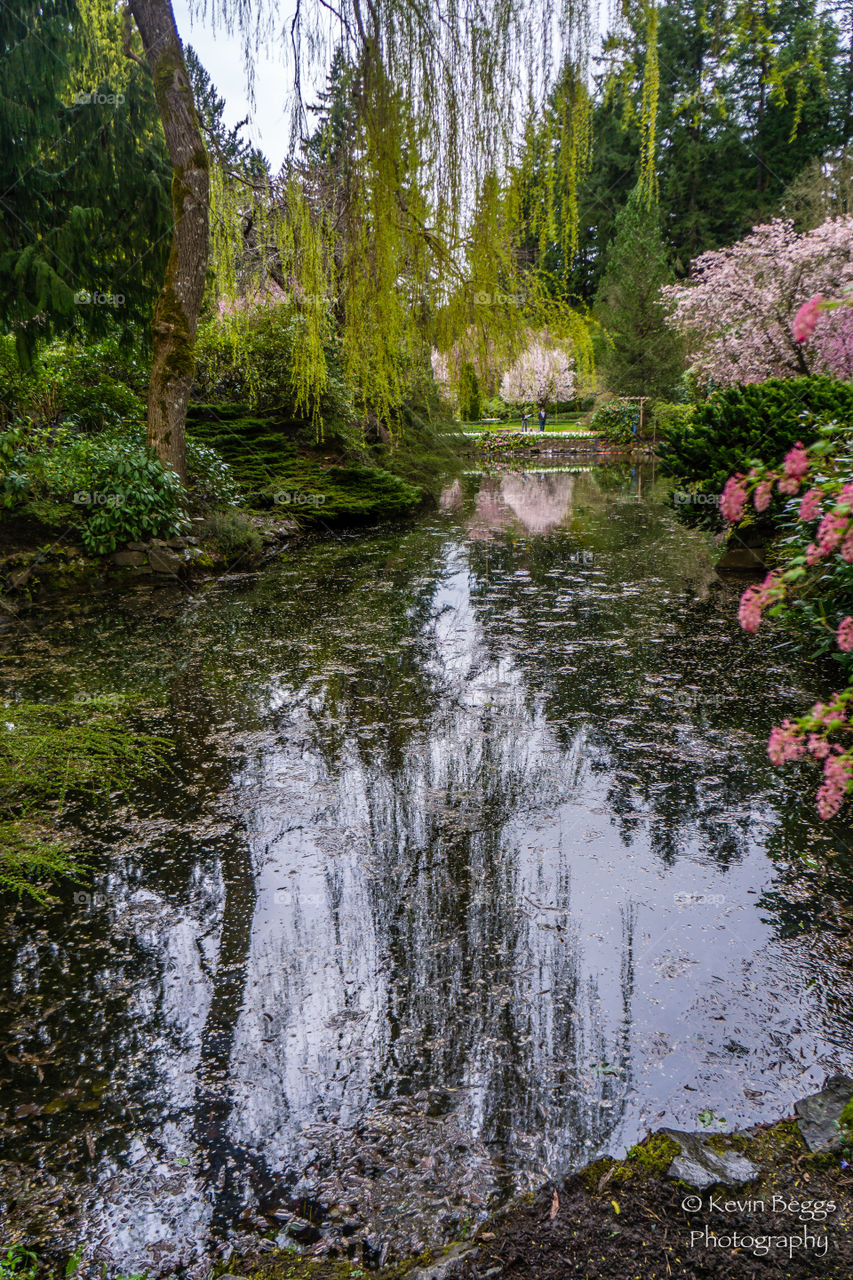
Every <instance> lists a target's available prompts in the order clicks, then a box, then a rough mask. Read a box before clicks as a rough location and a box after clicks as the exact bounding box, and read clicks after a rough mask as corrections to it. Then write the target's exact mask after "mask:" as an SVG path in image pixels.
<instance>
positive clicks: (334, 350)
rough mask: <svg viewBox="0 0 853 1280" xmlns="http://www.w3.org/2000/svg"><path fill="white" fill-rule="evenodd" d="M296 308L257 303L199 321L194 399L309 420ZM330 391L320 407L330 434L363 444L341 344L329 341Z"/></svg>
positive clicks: (327, 368) (327, 377) (327, 371)
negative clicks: (297, 377)
mask: <svg viewBox="0 0 853 1280" xmlns="http://www.w3.org/2000/svg"><path fill="white" fill-rule="evenodd" d="M299 323H300V321H299V315H298V312H297V311H295V310H294V308H292V307H290V306H288V305H286V304H281V305H279V306H271V307H258V308H256V309H255V310H254V311H253V312H252V313H251V315H250V317H249V318H248V320H247V318H246V317H245V316H242V315H241V316H225V317H223V318H222V319H218V318H217V319H214V320H207V321H205V322H204V323H203V324H201V325H199V330H198V338H197V340H196V349H195V354H196V374H195V397H194V398H195V399H196V400H198V401H204V402H206V403H207V404H209V405H215V404H224V405H234V404H246V405H248V406H249V407H250V409H251V410H253V411H256V410H259V411H261V412H262V413H264V414H266V413H270V412H272V413H275V414H276V415H278V416H280V417H286V418H290V419H293V420H294V421H295V422H299V421H301V422H305V421H307V420H309V419H310V417H311V414H310V411H308V410H306V409H304V408H303V409H300V410H299V411H297V407H296V399H297V396H296V387H295V385H294V381H293V372H292V371H293V360H294V348H295V345H296V342H297V339H298V333H299V328H298V327H299ZM324 355H325V358H326V390H325V391H324V393H323V395H322V396H321V397H320V403H319V404H318V405H317V406H316V407H317V409H318V410H319V413H320V416H321V418H322V420H323V424H324V428H325V429H326V433H327V434H329V433H334V434H335V435H338V436H340V437H341V439H343V440H344V441H345V442H347V443H349V444H352V445H356V446H357V445H360V444H361V427H360V425H359V423H358V421H357V418H356V413H355V409H354V406H353V403H352V398H351V396H350V391H349V387H348V386H347V383H346V379H345V378H344V374H343V369H342V361H341V358H340V352H339V350H338V344H337V343H336V342H335V341H334V340H333V338H332V337H331V335H330V336H329V338H328V340H327V341H326V343H325V344H324Z"/></svg>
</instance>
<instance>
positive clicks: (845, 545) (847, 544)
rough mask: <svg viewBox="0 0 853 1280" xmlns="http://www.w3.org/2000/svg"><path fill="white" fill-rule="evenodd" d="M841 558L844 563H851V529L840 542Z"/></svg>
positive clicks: (852, 549) (852, 547)
mask: <svg viewBox="0 0 853 1280" xmlns="http://www.w3.org/2000/svg"><path fill="white" fill-rule="evenodd" d="M841 559H842V560H843V561H844V562H845V564H853V529H851V530H850V532H849V533H848V535H847V537H846V538H845V539H844V541H843V542H842V544H841Z"/></svg>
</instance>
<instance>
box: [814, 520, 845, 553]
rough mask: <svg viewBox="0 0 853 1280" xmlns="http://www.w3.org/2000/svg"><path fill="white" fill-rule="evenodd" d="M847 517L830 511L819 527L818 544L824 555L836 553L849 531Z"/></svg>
mask: <svg viewBox="0 0 853 1280" xmlns="http://www.w3.org/2000/svg"><path fill="white" fill-rule="evenodd" d="M847 524H848V520H847V516H845V515H840V514H839V513H838V512H837V511H828V512H827V513H826V515H825V516H824V517H823V519H822V520H821V522H820V524H819V525H818V527H817V544H818V546H819V547H820V550H821V554H822V555H828V554H829V552H830V551H834V550H835V548H836V547H837V546H838V544H839V542H840V541H841V539H842V538H843V536H844V534H845V533H846V531H847Z"/></svg>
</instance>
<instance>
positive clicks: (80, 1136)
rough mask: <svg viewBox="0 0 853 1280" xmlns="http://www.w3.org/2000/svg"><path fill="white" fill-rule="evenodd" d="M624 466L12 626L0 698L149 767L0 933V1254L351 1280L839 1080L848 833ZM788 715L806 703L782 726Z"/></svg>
mask: <svg viewBox="0 0 853 1280" xmlns="http://www.w3.org/2000/svg"><path fill="white" fill-rule="evenodd" d="M718 551H719V548H718V547H716V546H715V545H714V543H713V541H712V540H711V538H710V537H709V536H708V535H707V534H704V533H702V532H697V531H691V530H689V529H686V528H685V527H684V526H683V525H680V524H679V523H678V522H677V520H676V518H675V516H674V514H673V513H672V511H670V510H669V509H668V508H667V506H666V505H665V504H664V503H663V501H662V500H661V492H660V488H659V486H658V484H657V483H656V481H655V478H654V476H653V475H652V473H651V472H650V470H649V469H648V468H647V467H646V468H642V469H634V471H631V470H630V469H627V468H623V469H619V468H605V469H592V468H588V469H577V470H574V471H573V470H553V471H530V472H524V471H509V472H503V473H497V474H489V475H466V476H462V477H460V478H459V479H457V480H455V481H453V482H452V483H449V484H448V486H447V488H446V490H445V492H444V494H443V496H442V501H441V506H440V509H439V510H438V511H437V512H435V513H434V514H431V515H429V516H426V517H424V518H422V519H421V520H419V521H418V522H414V523H410V524H406V525H401V526H396V527H394V528H386V529H383V530H380V531H373V532H368V533H363V534H347V535H334V534H331V533H330V534H329V536H328V537H325V538H323V539H318V540H317V541H315V542H313V543H309V544H306V545H303V546H301V547H298V548H294V549H293V550H292V551H289V552H287V553H285V554H284V555H283V556H282V557H281V558H280V559H279V560H278V561H276V562H275V563H274V564H272V565H271V566H270V567H267V568H265V569H263V570H262V571H260V572H258V573H248V574H240V573H235V574H232V575H230V576H228V577H223V578H220V579H218V580H215V581H210V582H206V583H203V584H200V585H196V586H194V587H193V588H191V589H187V590H184V589H178V588H173V587H161V588H159V589H153V588H151V587H150V586H137V587H133V588H127V589H125V590H123V591H122V592H121V593H117V592H116V593H107V592H104V593H101V594H98V593H92V594H88V595H87V596H86V597H85V598H82V599H81V598H79V596H78V597H71V598H68V597H66V598H63V599H57V598H52V599H50V598H44V599H40V600H37V601H35V602H34V603H33V604H32V606H31V607H30V608H29V609H28V610H27V611H26V613H25V614H24V615H23V616H22V618H21V621H20V622H19V623H17V624H14V625H12V626H11V627H9V628H8V629H7V630H6V631H5V632H4V633H3V635H2V642H0V685H1V686H2V691H3V696H4V698H5V699H6V700H7V701H14V700H16V699H22V698H25V699H29V700H50V699H61V700H65V699H69V698H76V699H78V700H85V699H87V698H104V697H109V698H113V699H115V700H116V701H117V702H118V703H119V704H120V703H121V700H122V699H123V698H125V697H131V696H136V695H142V697H143V701H144V703H145V706H146V708H147V710H146V711H145V712H144V714H143V719H144V720H145V722H146V723H148V724H149V725H150V724H154V725H156V726H157V727H158V728H160V729H161V730H162V731H163V732H166V733H168V734H169V735H171V736H172V737H174V738H175V740H176V741H177V744H178V747H177V752H176V755H175V758H174V761H173V763H172V767H171V770H170V772H169V773H168V774H167V776H166V777H165V778H160V779H159V780H158V782H157V785H156V786H155V785H153V784H150V783H142V782H140V783H139V784H137V785H136V786H135V788H134V790H133V791H132V793H131V794H130V795H129V796H122V797H119V798H118V799H117V801H116V804H115V805H114V807H113V808H112V810H111V811H109V812H100V811H99V812H93V813H90V814H87V815H85V816H84V822H85V824H86V832H87V840H88V847H89V848H90V849H91V851H92V853H93V857H94V865H95V872H94V875H93V877H92V879H91V881H87V882H86V883H85V884H83V885H72V886H69V887H67V888H63V889H62V891H61V901H60V902H59V903H58V904H57V905H56V906H54V907H51V908H49V909H46V910H45V909H43V908H40V907H36V906H34V905H32V904H27V903H24V904H22V905H19V904H17V902H16V901H13V900H8V899H7V900H6V902H5V904H4V906H3V910H2V913H0V964H2V967H3V971H4V976H5V977H6V979H7V982H6V985H5V994H4V996H3V997H0V1047H2V1057H0V1087H2V1098H3V1108H4V1110H2V1111H0V1117H2V1119H3V1123H2V1129H0V1187H1V1188H2V1189H0V1208H2V1209H3V1213H4V1225H3V1227H2V1232H3V1233H4V1235H5V1237H6V1239H7V1240H9V1239H13V1238H17V1237H18V1235H19V1233H22V1232H24V1233H26V1236H27V1238H28V1239H30V1240H32V1241H34V1242H41V1243H42V1244H49V1246H50V1247H51V1248H53V1249H55V1250H59V1251H61V1250H62V1249H63V1248H65V1249H68V1250H70V1249H71V1248H72V1247H73V1246H74V1245H75V1244H79V1245H81V1246H82V1248H83V1251H84V1258H85V1259H86V1260H87V1261H89V1260H92V1259H99V1260H102V1261H104V1262H106V1263H107V1265H108V1266H109V1267H110V1268H111V1269H113V1270H116V1271H120V1272H121V1273H123V1274H129V1273H131V1272H141V1271H143V1270H145V1269H146V1268H148V1269H150V1270H151V1272H152V1273H153V1274H163V1275H166V1274H169V1273H170V1272H173V1271H176V1270H178V1271H179V1270H181V1269H183V1268H188V1269H190V1270H191V1271H195V1272H197V1273H199V1274H201V1273H202V1272H203V1271H204V1268H205V1267H206V1266H207V1265H208V1262H209V1260H210V1258H211V1256H212V1254H213V1252H214V1251H215V1250H216V1249H217V1248H221V1246H222V1244H223V1242H225V1241H226V1240H228V1239H232V1240H236V1241H237V1242H238V1244H239V1242H240V1241H241V1239H246V1238H248V1237H249V1236H257V1234H258V1232H261V1233H264V1234H267V1235H269V1236H270V1237H272V1236H275V1235H276V1234H277V1235H278V1239H279V1241H280V1242H284V1241H285V1240H295V1241H296V1242H297V1243H298V1246H299V1247H300V1248H303V1249H306V1250H312V1249H313V1250H316V1251H319V1252H322V1251H324V1250H327V1249H330V1248H331V1249H336V1250H339V1251H341V1252H343V1253H346V1252H349V1253H351V1254H356V1255H357V1256H359V1257H364V1258H365V1260H366V1261H367V1262H368V1263H371V1262H373V1263H376V1262H378V1261H379V1260H380V1259H382V1258H385V1257H392V1256H395V1255H401V1254H406V1253H408V1252H416V1251H418V1250H419V1249H421V1248H423V1247H424V1246H426V1245H429V1244H434V1243H437V1242H440V1241H445V1240H449V1239H457V1238H460V1237H461V1236H464V1235H465V1233H466V1231H468V1230H469V1229H470V1227H471V1225H472V1223H475V1222H477V1221H479V1220H480V1219H481V1218H482V1217H483V1216H484V1215H485V1214H486V1213H488V1212H489V1211H490V1210H492V1209H494V1208H495V1207H496V1206H498V1205H500V1204H502V1203H505V1202H506V1201H507V1200H508V1199H509V1198H510V1197H511V1196H513V1195H514V1194H516V1193H518V1192H519V1191H522V1190H524V1189H527V1188H533V1187H537V1186H539V1185H541V1184H542V1183H543V1182H546V1181H548V1180H549V1179H553V1178H557V1177H560V1176H562V1175H564V1174H565V1173H566V1172H567V1171H569V1170H572V1169H575V1168H578V1167H580V1166H582V1165H583V1164H585V1163H587V1162H588V1161H589V1160H590V1159H592V1158H594V1157H595V1156H597V1155H599V1154H601V1153H604V1152H609V1153H612V1154H614V1155H618V1154H620V1153H622V1152H623V1151H624V1150H625V1148H626V1147H627V1146H629V1145H631V1144H632V1143H633V1142H635V1141H636V1140H637V1139H638V1138H640V1137H642V1135H643V1134H644V1133H645V1132H646V1131H647V1130H648V1129H649V1128H654V1127H658V1126H659V1125H660V1124H662V1123H669V1124H672V1125H675V1126H677V1127H682V1128H688V1129H695V1128H701V1127H703V1126H704V1127H705V1128H707V1129H708V1130H710V1131H715V1130H720V1129H723V1128H731V1127H734V1126H737V1125H743V1124H747V1123H753V1122H756V1121H759V1120H772V1119H775V1118H777V1117H779V1116H780V1115H781V1114H784V1113H786V1112H788V1111H789V1110H790V1108H791V1104H792V1102H793V1100H794V1099H795V1098H797V1097H800V1096H802V1095H803V1094H805V1093H808V1092H810V1091H811V1090H812V1089H813V1088H814V1087H819V1086H820V1084H821V1083H822V1081H823V1078H824V1076H825V1075H826V1074H828V1073H830V1072H832V1071H836V1070H846V1071H848V1072H849V1071H850V1070H851V1068H853V1001H851V994H853V954H851V943H850V930H849V918H850V911H851V901H853V891H851V883H853V876H851V855H850V846H849V832H847V831H846V830H845V828H844V827H843V826H841V825H835V826H828V825H827V824H821V823H820V822H819V821H818V819H817V818H816V816H815V815H814V811H813V807H812V801H811V798H810V795H811V791H812V789H813V786H814V779H813V778H812V777H811V776H810V775H808V773H801V774H800V773H797V771H796V768H795V769H794V771H780V770H776V769H773V768H772V767H771V765H770V764H769V762H768V760H767V755H766V740H767V734H768V731H769V728H770V726H771V725H772V724H773V723H776V722H778V720H779V719H780V718H781V717H783V716H784V715H785V714H788V713H790V712H792V711H794V710H796V709H797V707H799V706H801V705H803V704H804V703H808V702H809V699H810V698H812V697H813V696H814V695H815V693H816V692H821V690H820V689H819V687H818V677H817V675H816V674H815V673H814V672H804V671H803V670H801V669H798V668H797V667H796V665H795V664H794V663H793V661H792V660H791V658H790V657H789V656H787V655H786V651H785V649H784V648H783V647H782V646H781V643H780V641H779V639H778V638H777V637H774V636H773V635H772V633H768V634H766V635H763V634H761V633H759V635H758V636H756V637H748V636H745V635H744V634H743V633H742V632H741V631H740V630H739V628H738V625H737V620H736V608H737V598H738V591H739V587H738V586H737V585H727V584H725V583H723V582H721V581H720V580H719V579H718V578H717V577H716V575H715V574H714V571H713V568H712V565H713V560H714V559H715V557H716V556H717V554H718ZM823 691H824V692H825V690H823Z"/></svg>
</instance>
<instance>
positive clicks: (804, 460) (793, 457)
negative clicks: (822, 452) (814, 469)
mask: <svg viewBox="0 0 853 1280" xmlns="http://www.w3.org/2000/svg"><path fill="white" fill-rule="evenodd" d="M808 473H809V457H808V454H807V453H806V451H805V449H804V448H803V445H802V441H800V440H798V441H797V443H796V444H795V445H794V447H793V449H789V450H788V452H787V453H786V454H785V475H786V476H787V477H788V479H789V480H802V478H803V476H807V475H808Z"/></svg>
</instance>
